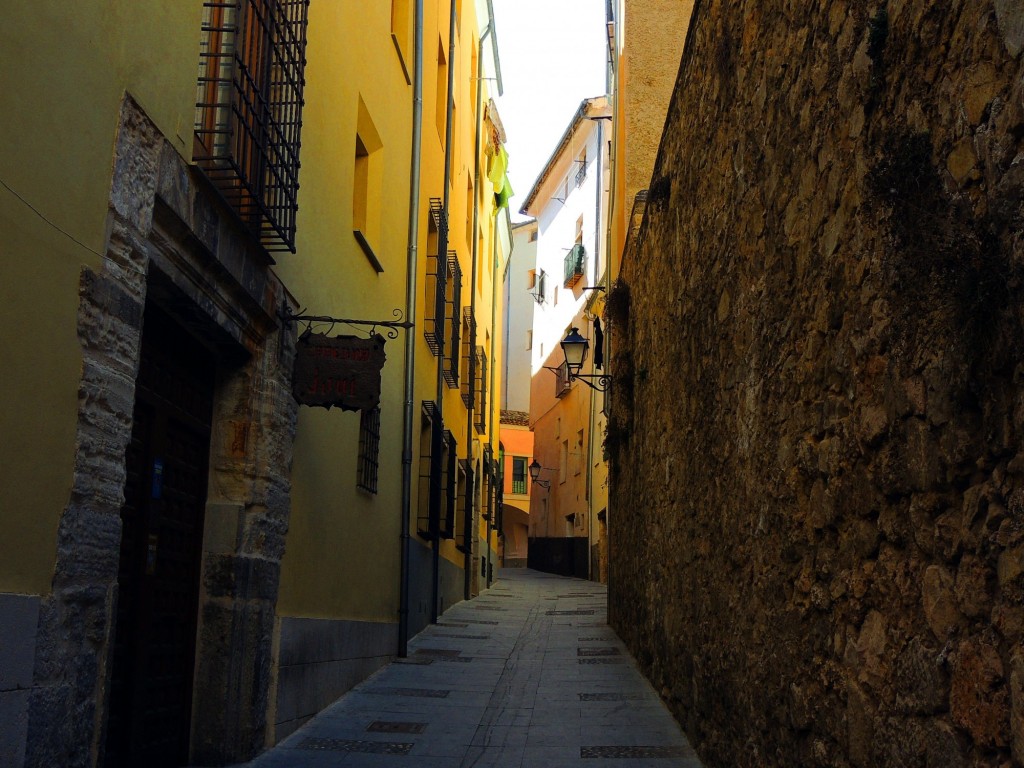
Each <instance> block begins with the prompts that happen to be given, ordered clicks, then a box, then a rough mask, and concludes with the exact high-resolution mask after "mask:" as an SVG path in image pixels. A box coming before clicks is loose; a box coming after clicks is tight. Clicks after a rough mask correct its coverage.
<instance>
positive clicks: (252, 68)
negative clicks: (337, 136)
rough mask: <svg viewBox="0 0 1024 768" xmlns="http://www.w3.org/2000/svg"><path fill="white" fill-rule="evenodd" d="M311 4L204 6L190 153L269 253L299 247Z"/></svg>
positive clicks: (262, 0) (305, 0) (246, 1)
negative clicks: (298, 214)
mask: <svg viewBox="0 0 1024 768" xmlns="http://www.w3.org/2000/svg"><path fill="white" fill-rule="evenodd" d="M308 9H309V0H236V1H235V2H212V1H211V2H206V3H204V8H203V22H202V38H201V42H200V54H199V61H200V64H199V80H198V88H197V96H196V122H195V141H194V146H193V159H194V160H195V163H196V165H197V166H198V167H199V168H201V169H202V171H203V172H204V173H205V174H206V176H207V177H208V178H209V179H210V181H211V182H212V183H213V184H214V185H215V186H216V187H217V188H218V189H219V190H220V192H221V194H222V195H223V196H224V198H225V200H226V201H227V202H228V204H229V205H230V206H231V207H232V208H233V209H234V210H235V212H236V213H237V214H238V215H239V217H240V218H241V219H242V222H243V223H244V224H245V226H246V227H247V228H248V229H249V231H250V232H252V233H253V235H254V236H255V237H257V238H259V241H260V243H261V244H262V245H263V247H264V248H265V249H266V250H267V251H291V252H292V253H294V252H295V216H296V212H297V210H298V204H297V195H298V189H299V137H300V132H301V128H302V91H303V87H304V85H305V80H304V69H305V61H306V53H305V52H306V21H307V12H308Z"/></svg>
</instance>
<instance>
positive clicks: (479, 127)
mask: <svg viewBox="0 0 1024 768" xmlns="http://www.w3.org/2000/svg"><path fill="white" fill-rule="evenodd" d="M493 26H494V19H493V18H488V19H487V27H486V28H485V29H484V31H483V33H482V34H481V35H480V42H479V43H478V45H477V59H476V60H477V79H478V80H479V82H478V83H477V86H476V105H475V106H474V110H475V112H474V114H475V116H476V117H475V123H476V136H475V137H474V141H473V181H474V184H475V185H476V186H474V190H475V191H476V197H479V196H480V191H481V190H480V186H479V185H480V184H483V183H484V182H483V181H481V173H480V143H481V138H480V137H481V134H482V133H483V103H484V95H483V90H484V89H483V78H482V77H481V76H480V73H481V72H482V71H483V63H484V41H485V40H486V39H487V38H488V37H489V36H490V34H491V29H492V27H493ZM479 224H480V206H479V205H477V201H476V200H475V199H474V200H473V242H472V243H470V248H471V252H472V267H471V268H470V278H469V313H470V315H472V317H473V325H472V327H471V328H470V332H471V333H472V336H471V337H470V339H469V368H468V371H467V376H469V403H468V405H467V410H466V416H467V421H466V465H467V466H468V467H470V471H469V473H467V476H468V477H472V478H473V482H472V483H470V484H469V486H468V487H467V488H466V517H465V519H464V520H463V521H462V540H463V542H464V543H465V546H466V551H465V553H464V554H465V557H464V558H463V575H462V576H463V578H462V597H463V599H464V600H469V599H470V597H472V594H471V591H472V588H471V584H472V575H473V572H472V571H471V570H470V569H471V568H473V567H474V565H473V539H472V536H473V522H474V521H475V520H476V516H475V515H474V510H473V507H474V505H473V501H474V500H475V499H476V493H475V492H474V491H475V486H476V472H475V471H474V469H473V406H474V405H475V404H476V269H477V264H476V261H477V256H478V254H477V243H478V242H479V239H480V238H479V237H478V236H477V227H478V226H479Z"/></svg>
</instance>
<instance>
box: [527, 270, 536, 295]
mask: <svg viewBox="0 0 1024 768" xmlns="http://www.w3.org/2000/svg"><path fill="white" fill-rule="evenodd" d="M536 285H537V270H536V269H531V270H530V271H529V272H527V273H526V288H527V289H528V290H531V291H532V290H533V289H534V287H535V286H536Z"/></svg>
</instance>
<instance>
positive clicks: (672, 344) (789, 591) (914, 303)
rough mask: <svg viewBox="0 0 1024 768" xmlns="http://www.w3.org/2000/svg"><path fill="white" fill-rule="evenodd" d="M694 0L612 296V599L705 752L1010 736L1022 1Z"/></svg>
mask: <svg viewBox="0 0 1024 768" xmlns="http://www.w3.org/2000/svg"><path fill="white" fill-rule="evenodd" d="M694 23H695V27H694V29H693V34H692V37H691V39H690V45H689V47H688V50H687V52H686V53H685V54H684V61H683V65H682V68H681V71H680V79H679V81H678V83H677V86H676V91H675V94H674V97H673V103H672V106H671V108H670V110H669V117H668V122H667V132H666V135H665V136H664V137H663V140H662V146H661V150H660V153H659V159H658V161H657V163H656V166H655V171H654V175H653V179H652V183H651V188H650V197H649V200H648V205H647V218H646V221H645V223H644V226H643V228H642V229H641V232H640V235H639V242H638V243H637V250H636V252H635V254H634V256H633V257H631V258H628V259H627V262H626V263H625V265H624V270H623V278H624V280H625V282H626V283H627V284H628V301H627V300H626V296H627V294H626V292H625V291H623V290H621V289H620V291H619V293H618V295H617V296H616V297H614V304H615V310H614V312H613V314H616V313H617V315H618V316H619V317H620V320H622V321H623V322H620V323H619V324H618V326H617V334H618V335H617V336H616V340H617V347H616V356H615V360H614V361H613V363H614V365H613V370H614V372H615V373H616V376H617V378H616V386H615V390H614V394H615V402H614V408H613V423H612V424H611V425H610V429H609V437H610V446H611V447H612V448H613V454H614V461H613V463H612V479H613V489H614V498H613V500H612V509H613V510H614V512H615V515H613V516H611V519H610V524H611V526H612V530H611V534H610V535H611V541H612V564H611V568H612V580H611V584H610V616H611V621H612V623H613V625H614V626H615V628H616V630H617V631H618V632H619V633H620V634H621V635H622V636H623V638H624V639H625V640H626V641H627V643H628V644H629V646H630V648H631V650H632V651H633V652H634V654H635V655H636V656H637V658H638V660H639V661H640V663H641V665H642V666H643V668H644V670H645V671H646V672H647V673H648V674H649V676H650V677H651V679H652V680H653V681H654V683H655V686H656V687H657V688H658V689H660V690H661V692H662V694H663V695H664V696H665V697H666V699H667V701H668V702H669V704H670V706H671V707H672V709H673V711H674V712H675V713H676V715H677V716H678V717H679V719H680V720H681V722H682V723H683V725H684V727H685V729H686V731H687V732H688V734H689V735H690V737H691V739H692V740H693V741H694V743H695V745H696V746H697V749H698V752H699V753H700V754H701V757H702V758H703V759H704V760H705V762H706V764H707V765H709V766H768V765H773V766H776V765H777V766H783V765H785V766H792V765H802V766H847V765H852V766H925V765H927V766H965V765H986V766H987V765H1006V764H1008V763H1009V761H1010V760H1011V755H1012V759H1013V760H1014V764H1020V763H1021V761H1024V651H1022V650H1021V649H1022V642H1024V607H1022V597H1024V451H1022V437H1024V407H1022V405H1021V404H1022V402H1024V400H1022V397H1021V390H1020V388H1019V382H1020V381H1021V377H1022V375H1024V355H1022V347H1021V344H1020V339H1021V332H1022V327H1024V326H1022V320H1024V318H1022V316H1021V313H1020V307H1021V305H1022V301H1021V300H1022V298H1024V295H1022V291H1024V280H1022V277H1024V271H1022V270H1024V238H1022V228H1024V206H1022V197H1024V196H1022V191H1024V79H1022V74H1024V70H1022V59H1021V50H1022V47H1024V16H1022V10H1021V6H1020V4H1019V3H1014V2H1009V1H1008V0H998V1H995V2H993V0H966V1H965V2H960V3H955V4H945V3H943V4H936V3H931V2H927V1H926V0H900V1H899V2H895V1H894V2H890V3H888V7H886V5H885V4H884V3H852V2H838V1H836V0H831V1H826V2H821V3H809V2H805V3H794V2H791V1H790V0H764V1H763V2H758V3H752V2H740V0H708V1H706V2H702V3H700V6H699V8H698V9H697V11H696V16H695V22H694ZM668 404H671V407H669V406H668Z"/></svg>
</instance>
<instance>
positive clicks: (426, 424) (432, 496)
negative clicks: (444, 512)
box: [416, 400, 446, 539]
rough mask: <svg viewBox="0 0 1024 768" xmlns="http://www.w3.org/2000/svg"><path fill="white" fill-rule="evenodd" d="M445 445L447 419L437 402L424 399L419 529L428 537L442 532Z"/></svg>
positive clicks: (421, 534) (418, 513) (418, 511)
mask: <svg viewBox="0 0 1024 768" xmlns="http://www.w3.org/2000/svg"><path fill="white" fill-rule="evenodd" d="M445 447H446V443H445V436H444V423H443V421H442V420H441V414H440V412H439V411H438V408H437V404H436V403H434V402H433V401H432V400H424V401H423V426H422V431H421V433H420V475H419V477H420V483H419V501H418V506H417V515H416V532H417V533H418V534H419V535H420V536H421V537H423V538H425V539H433V538H434V537H435V536H437V535H438V533H439V532H440V524H441V499H442V496H443V490H444V488H443V482H444V472H443V470H444V467H445V461H446V457H445V456H444V453H445Z"/></svg>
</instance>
